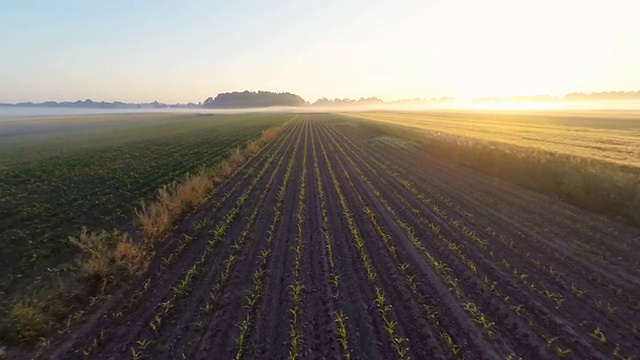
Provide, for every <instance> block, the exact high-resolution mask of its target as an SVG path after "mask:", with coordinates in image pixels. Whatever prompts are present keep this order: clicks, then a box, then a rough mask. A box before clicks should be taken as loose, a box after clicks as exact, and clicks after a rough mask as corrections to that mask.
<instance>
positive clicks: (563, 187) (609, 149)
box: [353, 110, 640, 227]
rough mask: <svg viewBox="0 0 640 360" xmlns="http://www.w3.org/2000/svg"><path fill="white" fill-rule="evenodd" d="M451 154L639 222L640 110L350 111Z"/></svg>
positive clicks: (501, 175) (476, 166) (496, 174)
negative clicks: (639, 140)
mask: <svg viewBox="0 0 640 360" xmlns="http://www.w3.org/2000/svg"><path fill="white" fill-rule="evenodd" d="M353 116H354V117H356V118H364V119H368V120H374V121H372V122H369V123H368V124H369V126H371V127H375V128H376V129H378V130H382V131H383V132H386V133H390V134H392V135H394V136H395V137H400V138H403V139H405V140H409V141H411V142H413V143H414V144H417V145H419V146H420V147H422V148H425V149H426V150H428V151H429V152H430V153H432V154H436V155H438V156H440V157H441V158H443V159H447V160H448V161H450V162H455V163H459V164H462V165H465V166H467V167H470V168H472V169H474V170H476V171H478V172H482V173H485V174H487V175H491V176H493V177H497V178H501V179H503V180H507V181H509V182H513V183H516V184H518V185H521V186H523V187H526V188H529V189H532V190H535V191H537V192H541V193H544V194H547V195H550V196H553V197H557V198H559V199H561V200H563V201H565V202H567V203H570V204H572V205H576V206H579V207H582V208H584V209H587V210H589V211H592V212H596V213H599V214H602V215H606V216H608V217H610V218H612V219H616V220H621V221H623V222H626V223H629V224H633V225H635V226H636V227H637V226H640V212H639V211H637V209H638V208H640V142H638V137H639V136H640V114H639V113H638V112H637V111H621V110H619V111H567V110H565V111H558V110H556V111H529V112H522V111H505V112H495V111H491V112H488V111H483V112H481V111H440V112H378V113H354V114H353Z"/></svg>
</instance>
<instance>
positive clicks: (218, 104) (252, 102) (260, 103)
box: [202, 90, 306, 109]
mask: <svg viewBox="0 0 640 360" xmlns="http://www.w3.org/2000/svg"><path fill="white" fill-rule="evenodd" d="M304 105H306V101H305V100H304V99H303V98H301V97H300V96H298V95H295V94H291V93H288V92H285V93H274V92H269V91H258V92H253V91H248V90H245V91H243V92H229V93H220V94H218V95H217V96H216V97H215V99H212V98H208V99H207V100H205V101H204V103H203V104H202V106H203V107H205V108H218V109H222V108H255V107H270V106H304Z"/></svg>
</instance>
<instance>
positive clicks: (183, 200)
mask: <svg viewBox="0 0 640 360" xmlns="http://www.w3.org/2000/svg"><path fill="white" fill-rule="evenodd" d="M281 131H282V127H280V128H269V129H267V130H265V131H263V132H262V134H261V135H260V137H258V138H257V139H255V140H252V141H250V142H248V143H247V146H246V147H245V148H244V149H241V148H234V149H231V151H230V152H229V155H228V157H227V159H226V160H224V161H222V162H221V163H220V164H219V165H218V166H217V167H214V168H212V169H200V170H199V171H198V172H197V173H196V174H193V175H189V176H187V177H185V178H184V179H183V180H182V181H181V182H178V183H174V184H171V185H167V186H164V187H162V188H160V189H159V190H158V193H157V195H156V198H155V199H153V200H151V201H147V202H145V201H143V202H142V203H141V206H140V208H138V209H136V217H135V220H134V223H135V225H136V227H137V228H138V230H139V231H140V233H141V235H142V237H143V239H144V241H145V242H147V243H154V242H158V241H161V240H162V238H163V236H164V235H165V234H166V233H167V232H168V231H169V230H170V229H171V226H172V224H173V223H174V222H175V221H176V220H177V219H178V218H180V217H181V216H183V215H184V214H185V213H187V212H189V211H191V210H194V209H197V208H199V207H200V206H202V205H203V204H204V203H205V202H206V201H207V199H208V198H209V194H210V193H211V191H212V190H213V188H214V187H215V186H216V185H218V184H221V183H222V182H224V181H225V180H227V179H229V178H230V177H231V176H233V174H235V172H236V171H237V170H238V169H239V168H240V167H242V165H244V164H245V163H246V161H247V159H249V158H250V157H252V156H254V155H255V154H257V153H258V152H259V151H260V149H262V147H263V146H264V145H265V144H267V143H268V142H269V141H271V140H273V139H274V138H275V137H276V136H277V135H278V134H279V133H280V132H281Z"/></svg>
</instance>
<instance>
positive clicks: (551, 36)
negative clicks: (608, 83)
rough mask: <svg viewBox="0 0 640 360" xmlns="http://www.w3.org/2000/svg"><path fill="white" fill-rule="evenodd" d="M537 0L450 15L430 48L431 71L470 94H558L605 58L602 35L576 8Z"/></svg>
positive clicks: (606, 52)
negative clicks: (552, 8) (571, 14)
mask: <svg viewBox="0 0 640 360" xmlns="http://www.w3.org/2000/svg"><path fill="white" fill-rule="evenodd" d="M537 4H538V3H535V4H529V5H526V6H525V5H522V4H521V3H520V2H518V3H517V4H516V3H515V2H513V3H503V4H502V5H501V7H500V8H491V7H488V8H480V9H477V11H474V12H473V13H470V12H467V13H464V14H460V15H459V17H458V18H457V19H452V21H451V22H450V25H448V26H446V27H445V28H443V29H441V36H439V37H438V40H437V41H436V45H435V49H434V51H433V52H432V54H433V55H432V62H433V67H434V70H435V73H436V74H437V75H438V77H439V78H440V79H441V81H443V82H444V83H445V84H447V85H448V86H449V87H450V88H451V89H452V90H453V91H456V92H458V93H459V94H461V95H462V96H466V97H470V98H475V97H495V96H499V97H506V96H516V95H535V94H560V93H564V92H567V91H570V90H571V89H572V88H573V87H575V86H577V85H578V84H580V83H581V82H584V81H585V80H587V79H588V78H589V77H590V76H592V75H593V74H594V73H596V72H597V71H598V69H599V68H600V67H601V65H602V64H603V63H604V62H605V61H606V59H607V56H608V49H606V48H603V46H602V44H603V43H605V42H603V41H600V40H602V37H603V36H605V35H604V34H598V33H594V32H593V30H590V29H589V28H588V27H586V28H585V24H584V22H585V21H586V20H587V19H585V17H584V16H582V17H581V16H580V15H581V14H580V12H576V16H575V17H573V18H569V17H564V16H559V15H557V13H554V12H551V11H549V9H550V7H546V6H538V5H537ZM558 6H561V5H558ZM577 9H578V8H576V11H577ZM564 10H566V11H562V12H561V13H565V14H566V13H568V11H569V9H564ZM505 13H508V14H510V15H509V16H508V17H505V16H504V15H501V14H505ZM462 24H464V26H463V25H462Z"/></svg>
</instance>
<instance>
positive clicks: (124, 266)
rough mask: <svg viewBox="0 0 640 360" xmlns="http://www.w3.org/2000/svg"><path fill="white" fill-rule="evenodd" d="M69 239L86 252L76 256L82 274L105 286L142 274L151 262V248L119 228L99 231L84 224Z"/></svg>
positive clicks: (102, 286)
mask: <svg viewBox="0 0 640 360" xmlns="http://www.w3.org/2000/svg"><path fill="white" fill-rule="evenodd" d="M69 242H70V243H71V244H72V245H74V246H76V247H78V248H79V249H80V250H81V251H82V253H83V256H82V257H80V258H79V259H77V260H76V265H77V266H78V270H79V271H80V274H81V276H82V277H83V278H84V279H85V280H86V281H87V282H88V284H90V285H98V286H100V288H101V290H104V289H105V288H106V287H107V286H109V285H112V284H115V283H118V282H120V281H123V280H125V279H127V278H130V277H133V276H137V275H139V274H141V273H142V272H144V271H145V270H146V269H147V266H148V265H149V259H150V253H149V251H148V250H146V249H144V248H143V247H142V246H141V245H140V244H135V243H133V242H132V241H131V238H130V237H129V235H127V234H125V233H121V232H119V231H113V232H112V233H107V232H106V231H102V232H99V233H98V232H90V231H88V230H87V229H86V228H83V229H82V231H81V232H80V235H79V236H78V237H75V238H70V239H69Z"/></svg>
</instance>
